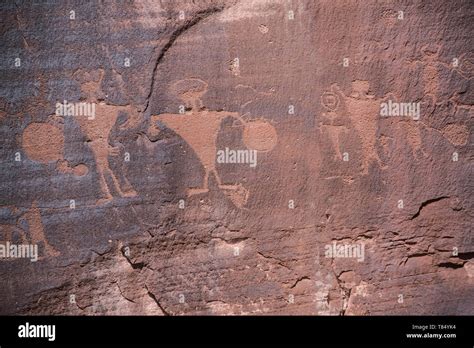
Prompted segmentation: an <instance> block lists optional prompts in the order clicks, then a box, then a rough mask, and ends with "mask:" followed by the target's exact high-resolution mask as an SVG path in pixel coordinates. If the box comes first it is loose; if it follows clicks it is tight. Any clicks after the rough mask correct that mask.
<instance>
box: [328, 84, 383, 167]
mask: <svg viewBox="0 0 474 348" xmlns="http://www.w3.org/2000/svg"><path fill="white" fill-rule="evenodd" d="M340 98H342V99H343V103H344V109H345V113H346V114H345V115H347V117H348V118H349V121H350V126H351V127H354V128H355V130H356V132H357V134H358V136H359V138H360V141H361V145H362V149H361V161H362V170H363V173H364V174H368V172H369V166H370V163H371V162H372V161H374V160H375V161H376V162H377V163H379V164H381V161H380V158H379V156H378V154H377V148H376V142H377V125H378V118H379V110H380V103H381V101H382V100H381V99H375V96H374V95H371V94H369V83H368V82H367V81H360V80H357V81H353V82H352V92H351V94H350V95H349V96H346V95H344V93H343V92H342V91H341V89H340V88H339V87H338V85H337V84H333V85H332V86H331V91H327V92H325V93H324V94H323V95H322V97H321V103H322V105H323V107H324V108H325V109H326V110H327V111H328V112H327V113H326V114H325V115H326V116H327V117H329V118H331V119H334V118H335V117H336V116H337V115H339V111H338V110H339V105H340V104H341V102H340ZM343 116H344V115H343ZM320 130H321V132H324V131H327V132H328V134H329V136H330V139H331V142H332V143H333V145H334V148H335V151H336V154H337V157H339V158H341V152H340V149H339V138H340V136H341V132H342V131H347V128H346V127H345V126H335V125H333V124H329V125H327V124H326V125H324V124H323V125H322V127H321V128H320Z"/></svg>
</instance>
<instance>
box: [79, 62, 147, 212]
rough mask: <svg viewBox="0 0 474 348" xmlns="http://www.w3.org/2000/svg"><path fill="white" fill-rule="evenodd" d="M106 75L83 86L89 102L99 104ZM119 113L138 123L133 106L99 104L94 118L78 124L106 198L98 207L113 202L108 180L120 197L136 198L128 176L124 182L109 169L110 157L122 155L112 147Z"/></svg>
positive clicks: (80, 121)
mask: <svg viewBox="0 0 474 348" xmlns="http://www.w3.org/2000/svg"><path fill="white" fill-rule="evenodd" d="M103 75H104V73H103V71H100V78H99V81H98V82H96V81H89V82H87V83H85V84H83V85H82V92H83V93H84V94H85V95H86V96H87V100H88V101H89V102H94V103H97V96H98V95H99V91H100V83H101V81H102V78H103ZM120 112H125V113H127V114H128V116H129V120H131V119H138V110H137V109H136V108H135V107H133V106H131V105H126V106H115V105H108V104H106V103H104V102H99V103H97V105H96V110H95V113H96V115H95V118H94V119H93V120H89V119H87V118H84V117H78V118H77V121H78V123H79V125H80V127H81V130H82V132H83V133H84V135H85V137H86V142H87V144H88V145H89V147H90V149H91V150H92V152H93V154H94V157H95V161H96V165H97V172H98V175H99V184H100V189H101V191H102V195H103V197H102V198H101V199H99V200H98V203H99V204H101V203H105V202H109V201H111V200H112V198H113V195H112V193H113V192H111V190H110V188H109V184H108V181H107V179H110V180H111V182H112V184H113V189H114V190H115V192H116V193H117V194H118V195H119V196H121V197H134V196H136V195H137V193H136V192H135V190H134V189H133V187H132V186H131V185H130V183H129V182H128V180H127V178H126V177H125V175H122V178H121V179H122V180H121V182H120V181H119V180H118V178H117V176H116V175H115V173H114V172H113V171H112V170H111V169H110V166H109V156H117V155H119V153H120V148H119V147H118V146H112V145H110V143H109V135H110V131H111V130H112V128H113V127H114V125H115V123H116V121H117V117H118V116H119V113H120Z"/></svg>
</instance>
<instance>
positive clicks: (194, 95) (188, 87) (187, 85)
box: [171, 78, 208, 111]
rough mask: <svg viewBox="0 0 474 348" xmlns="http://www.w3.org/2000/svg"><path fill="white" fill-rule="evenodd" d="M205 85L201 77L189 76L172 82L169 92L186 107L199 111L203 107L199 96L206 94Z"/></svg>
mask: <svg viewBox="0 0 474 348" xmlns="http://www.w3.org/2000/svg"><path fill="white" fill-rule="evenodd" d="M207 86H208V85H207V83H206V82H204V81H203V80H201V79H197V78H189V79H184V80H179V81H176V82H175V83H173V84H172V85H171V92H172V93H173V94H174V95H176V96H177V97H179V98H180V99H181V100H182V101H183V102H184V104H185V107H186V108H187V109H189V108H190V109H191V110H193V111H199V110H201V109H202V108H203V104H202V99H201V98H202V97H203V95H204V94H206V92H207Z"/></svg>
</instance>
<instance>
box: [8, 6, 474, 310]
mask: <svg viewBox="0 0 474 348" xmlns="http://www.w3.org/2000/svg"><path fill="white" fill-rule="evenodd" d="M185 3H186V4H185ZM71 11H74V12H71ZM400 11H403V13H401V12H400ZM473 11H474V8H473V5H472V2H471V1H469V0H465V1H464V0H453V1H441V0H439V1H436V0H435V1H343V0H328V1H311V0H307V1H303V0H301V1H297V0H293V1H292V0H285V1H283V0H281V1H269V0H253V1H247V0H241V1H237V0H234V1H217V0H216V1H212V0H209V1H193V2H192V3H191V2H184V1H158V0H156V1H151V0H150V1H137V2H130V1H106V2H99V1H92V2H83V1H68V2H65V1H46V0H45V1H6V2H2V4H1V5H0V16H1V19H2V20H1V24H0V31H1V35H2V39H1V46H2V49H1V58H2V59H1V60H0V68H1V75H0V83H1V86H0V107H1V111H0V144H1V151H0V157H1V158H0V160H1V171H0V219H1V220H0V224H1V226H0V232H1V235H0V238H1V240H2V241H3V242H2V243H3V244H5V243H6V242H7V241H9V242H10V243H16V244H22V243H23V244H25V243H29V244H36V245H38V248H39V257H40V259H39V260H38V261H37V262H30V260H29V259H2V260H0V277H1V279H2V282H1V285H0V313H1V314H85V315H91V314H158V315H162V314H164V315H168V314H169V315H180V314H331V315H354V314H361V315H367V314H369V315H376V314H474V259H473V258H474V240H473V238H472V227H473V205H474V204H473V193H474V189H473V185H472V182H473V180H472V178H473V159H474V156H473V146H472V142H473V132H472V127H473V123H474V121H473V101H474V95H473V93H474V92H473V88H472V81H473V73H474V52H473V47H474V45H473V37H474V35H473V34H474V28H473V26H474V13H473ZM17 58H20V59H19V60H18V59H17ZM64 100H67V101H68V102H70V103H78V102H84V103H91V104H89V105H94V106H95V117H94V118H93V119H92V117H90V118H87V117H85V116H77V115H76V116H61V115H58V114H56V103H58V102H59V103H62V102H63V101H64ZM389 100H390V101H391V102H394V103H415V104H416V103H420V104H419V105H420V117H419V120H416V119H414V118H415V117H407V116H391V117H382V116H381V114H380V112H381V105H382V104H383V103H385V102H388V101H389ZM412 116H413V115H412ZM225 148H228V149H231V150H232V149H242V150H246V149H251V150H258V152H257V165H256V166H255V167H252V166H250V165H249V164H248V163H247V164H245V163H244V164H242V163H240V164H229V163H219V162H220V161H217V159H216V156H217V151H219V150H225ZM333 243H335V245H336V247H338V246H339V247H341V246H344V245H346V246H347V245H349V246H351V245H352V246H357V247H360V248H362V246H363V247H364V249H363V250H364V254H363V255H358V256H359V257H358V258H355V257H345V258H343V257H330V256H331V255H328V254H327V250H328V247H327V245H330V246H331V245H334V244H333ZM359 250H361V249H359ZM333 256H334V255H333ZM335 256H341V255H335ZM346 256H350V255H346ZM352 256H354V255H352ZM362 256H363V257H362Z"/></svg>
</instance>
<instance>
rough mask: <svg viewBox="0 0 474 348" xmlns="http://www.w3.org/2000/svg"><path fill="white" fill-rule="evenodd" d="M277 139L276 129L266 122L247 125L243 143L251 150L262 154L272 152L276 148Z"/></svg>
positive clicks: (250, 122) (259, 121) (261, 121)
mask: <svg viewBox="0 0 474 348" xmlns="http://www.w3.org/2000/svg"><path fill="white" fill-rule="evenodd" d="M277 138H278V136H277V132H276V130H275V127H273V126H272V125H271V124H270V123H269V122H267V121H265V120H255V121H248V122H246V123H245V129H244V134H243V141H244V144H245V145H246V146H247V147H248V148H249V149H252V150H257V151H261V152H267V151H270V150H272V149H273V148H274V147H275V145H276V143H277Z"/></svg>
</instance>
